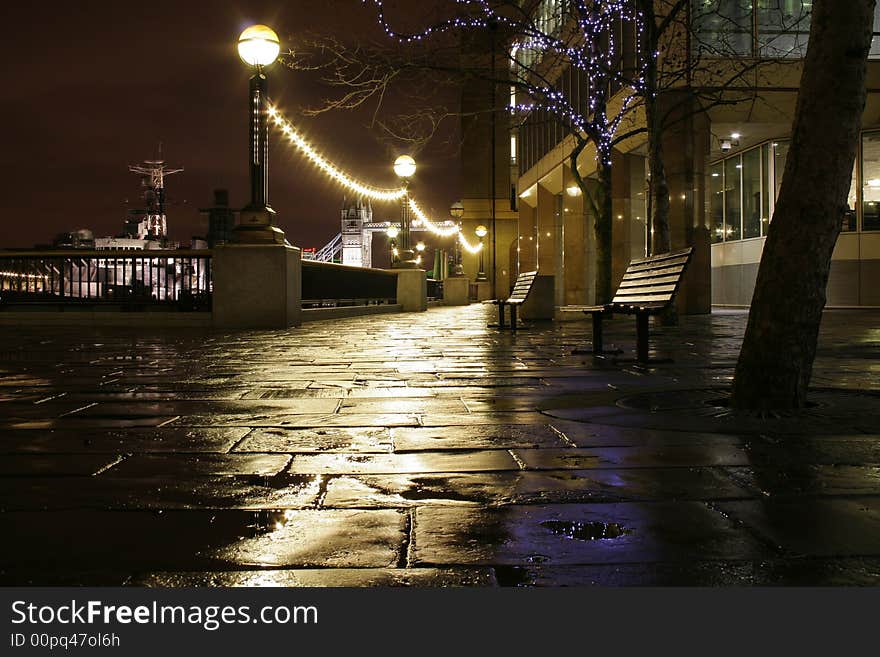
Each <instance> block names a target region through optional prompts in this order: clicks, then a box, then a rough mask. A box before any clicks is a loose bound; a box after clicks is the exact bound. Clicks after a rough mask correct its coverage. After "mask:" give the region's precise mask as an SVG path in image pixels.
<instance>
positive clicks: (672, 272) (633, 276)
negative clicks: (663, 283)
mask: <svg viewBox="0 0 880 657" xmlns="http://www.w3.org/2000/svg"><path fill="white" fill-rule="evenodd" d="M683 271H684V265H678V266H676V267H664V268H663V269H653V270H651V271H630V270H629V269H627V270H626V273H625V274H624V275H623V280H625V281H634V280H638V279H640V278H653V277H655V276H658V277H659V276H676V277H678V276H681V273H682V272H683Z"/></svg>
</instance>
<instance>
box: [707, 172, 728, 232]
mask: <svg viewBox="0 0 880 657" xmlns="http://www.w3.org/2000/svg"><path fill="white" fill-rule="evenodd" d="M709 221H710V222H711V223H710V225H709V229H710V230H711V231H712V241H713V242H720V241H721V240H722V239H724V171H723V169H722V167H721V163H720V162H719V163H718V164H713V165H712V166H711V167H709Z"/></svg>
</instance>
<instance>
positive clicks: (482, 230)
mask: <svg viewBox="0 0 880 657" xmlns="http://www.w3.org/2000/svg"><path fill="white" fill-rule="evenodd" d="M474 232H475V233H476V234H477V237H479V238H480V247H481V248H480V271H479V272H477V280H478V281H487V280H489V279H488V278H486V272H485V271H484V268H485V264H484V260H483V252H484V251H485V249H484V248H482V247H483V238H484V237H486V235H487V234H488V233H489V231H488V229H487V228H486V227H485V226H484V225H483V224H480V225H479V226H477V228H476V230H474Z"/></svg>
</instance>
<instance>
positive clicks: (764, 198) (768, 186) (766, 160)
mask: <svg viewBox="0 0 880 657" xmlns="http://www.w3.org/2000/svg"><path fill="white" fill-rule="evenodd" d="M761 167H762V169H763V172H764V177H763V183H764V184H763V191H764V193H763V194H762V195H761V235H766V234H767V226H769V225H770V215H771V213H772V210H771V209H770V207H771V206H770V198H771V194H770V190H772V189H773V184H772V182H771V181H772V178H771V177H770V173H771V171H770V144H764V145H763V146H761Z"/></svg>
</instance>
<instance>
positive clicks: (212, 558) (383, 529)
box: [0, 510, 406, 583]
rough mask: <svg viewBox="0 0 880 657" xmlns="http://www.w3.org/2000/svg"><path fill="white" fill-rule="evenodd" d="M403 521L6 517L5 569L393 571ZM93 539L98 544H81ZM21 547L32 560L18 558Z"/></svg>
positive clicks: (356, 517)
mask: <svg viewBox="0 0 880 657" xmlns="http://www.w3.org/2000/svg"><path fill="white" fill-rule="evenodd" d="M405 520H406V516H405V515H404V514H401V513H399V512H396V511H330V510H328V511H293V510H286V511H254V512H252V511H233V510H224V511H166V512H137V511H76V512H72V511H60V512H59V511H56V512H52V511H49V512H43V513H32V512H5V513H0V531H2V533H3V535H4V536H12V535H15V536H16V539H17V540H16V541H14V542H12V541H4V542H2V543H0V569H2V571H3V572H4V573H10V571H17V572H18V573H19V575H18V576H19V577H20V576H21V575H20V574H21V573H28V572H29V573H31V576H33V574H34V573H36V572H45V573H47V574H51V573H53V572H65V573H75V572H78V571H94V570H100V569H101V568H105V567H106V564H107V563H113V564H114V565H115V566H116V567H117V568H119V569H120V570H123V571H128V572H132V571H137V570H205V569H207V568H212V569H220V570H223V569H228V568H235V567H241V566H260V567H262V566H285V567H287V566H299V567H391V566H394V565H395V564H396V563H397V561H398V555H399V553H400V550H401V546H402V544H403V541H404V538H405V535H406V534H405V529H404V528H405ZM88 536H100V537H101V539H100V540H82V537H88ZM77 537H79V540H77ZM22 543H27V545H28V546H29V549H28V551H27V552H23V551H21V550H19V549H17V547H16V546H20V545H21V544H22ZM59 555H64V557H63V559H59ZM0 581H2V580H0ZM4 583H5V582H4Z"/></svg>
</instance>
